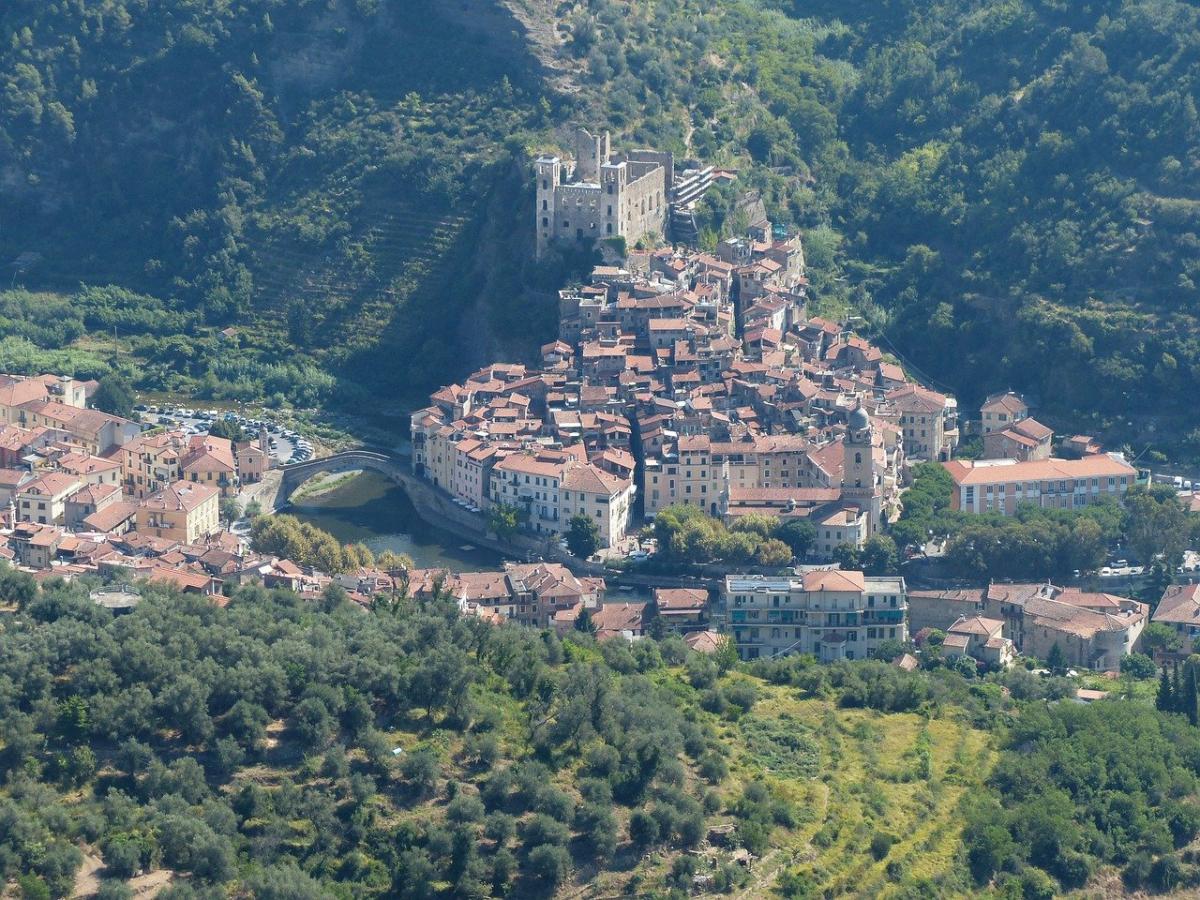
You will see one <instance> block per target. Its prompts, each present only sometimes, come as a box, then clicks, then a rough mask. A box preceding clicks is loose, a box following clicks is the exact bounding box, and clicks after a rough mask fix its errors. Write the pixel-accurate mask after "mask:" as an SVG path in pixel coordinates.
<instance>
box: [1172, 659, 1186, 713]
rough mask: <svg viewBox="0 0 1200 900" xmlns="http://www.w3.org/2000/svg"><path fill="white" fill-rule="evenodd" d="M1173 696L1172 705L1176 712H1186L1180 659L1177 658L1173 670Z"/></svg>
mask: <svg viewBox="0 0 1200 900" xmlns="http://www.w3.org/2000/svg"><path fill="white" fill-rule="evenodd" d="M1171 697H1172V699H1173V700H1174V705H1173V706H1172V707H1171V708H1172V709H1173V710H1174V711H1175V712H1186V711H1187V710H1185V709H1184V707H1183V679H1182V678H1181V677H1180V675H1179V660H1175V665H1174V667H1173V668H1172V671H1171Z"/></svg>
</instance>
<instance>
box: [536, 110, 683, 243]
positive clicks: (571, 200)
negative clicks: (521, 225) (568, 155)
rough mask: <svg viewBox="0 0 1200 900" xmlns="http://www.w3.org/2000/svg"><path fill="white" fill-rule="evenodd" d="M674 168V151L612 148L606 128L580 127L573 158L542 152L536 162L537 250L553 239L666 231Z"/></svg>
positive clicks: (634, 236) (632, 237) (637, 236)
mask: <svg viewBox="0 0 1200 900" xmlns="http://www.w3.org/2000/svg"><path fill="white" fill-rule="evenodd" d="M673 169H674V159H673V157H672V156H671V154H670V153H660V152H658V151H654V150H630V151H628V152H626V153H621V154H614V153H613V152H612V149H611V147H610V145H609V137H608V133H607V132H605V133H604V134H603V135H601V136H595V135H593V134H591V133H590V132H588V131H587V130H586V129H583V128H581V129H579V130H578V131H577V132H576V133H575V159H574V160H569V159H563V158H561V157H558V156H539V157H538V158H537V160H536V161H535V162H534V171H535V174H536V177H537V229H536V230H537V254H538V256H539V257H540V256H541V255H542V254H543V253H544V252H545V251H546V248H547V247H549V246H550V243H551V242H552V241H555V240H588V239H593V240H596V241H600V240H604V239H606V238H614V237H623V238H625V242H626V244H627V245H630V246H632V245H633V244H636V243H637V242H638V241H640V240H642V239H643V238H645V237H646V236H648V235H657V236H658V237H659V238H663V237H666V233H667V226H668V222H669V221H670V202H669V199H668V196H667V192H668V191H669V190H670V188H671V184H672V181H673V178H674V172H673Z"/></svg>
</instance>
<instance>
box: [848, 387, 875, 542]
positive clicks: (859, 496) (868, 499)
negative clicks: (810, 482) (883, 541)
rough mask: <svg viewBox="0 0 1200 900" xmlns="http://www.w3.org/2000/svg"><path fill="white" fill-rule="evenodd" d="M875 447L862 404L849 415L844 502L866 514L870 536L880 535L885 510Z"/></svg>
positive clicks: (868, 419)
mask: <svg viewBox="0 0 1200 900" xmlns="http://www.w3.org/2000/svg"><path fill="white" fill-rule="evenodd" d="M874 444H875V435H874V432H873V431H872V429H871V417H870V416H869V415H868V414H867V411H866V410H865V409H863V408H862V405H861V404H860V405H859V406H858V408H857V409H855V410H854V411H853V412H852V413H850V417H849V419H848V427H847V430H846V439H845V441H844V443H843V444H842V499H843V500H846V501H848V502H850V503H853V504H854V505H855V506H857V507H858V508H859V509H861V510H864V511H865V512H866V513H867V520H868V524H867V528H868V531H869V533H870V534H878V533H879V525H880V518H881V516H882V506H883V504H882V498H881V491H880V488H879V483H878V481H879V479H878V473H876V471H875V454H874V452H873V450H874Z"/></svg>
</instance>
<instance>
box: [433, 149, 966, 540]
mask: <svg viewBox="0 0 1200 900" xmlns="http://www.w3.org/2000/svg"><path fill="white" fill-rule="evenodd" d="M600 150H601V153H602V155H603V150H604V146H603V144H602V145H601V148H600ZM539 165H540V164H539ZM589 165H590V164H589ZM746 210H747V217H748V219H749V223H750V224H749V227H748V231H747V234H746V236H745V237H740V238H730V239H728V240H725V241H723V242H721V244H720V245H719V246H718V248H717V250H716V252H715V253H703V252H698V251H693V250H688V249H685V248H670V249H661V250H655V251H646V252H637V251H630V252H629V253H628V254H627V257H626V260H625V263H624V265H623V266H619V267H618V266H598V267H596V269H595V270H594V271H593V272H592V274H591V277H590V278H589V279H588V281H587V283H586V284H584V285H583V286H582V287H579V288H574V289H569V290H564V291H562V292H561V294H560V304H559V305H560V328H559V339H558V340H556V341H554V342H552V343H550V344H547V345H546V346H544V347H543V348H542V360H541V365H540V366H538V367H536V368H533V367H526V366H523V365H513V364H494V365H490V366H487V367H485V368H483V369H481V370H479V371H478V372H476V373H474V374H473V375H471V376H470V377H469V378H468V379H466V380H465V381H464V382H462V383H461V384H454V385H448V386H446V387H443V388H441V389H440V390H438V391H436V392H434V393H433V394H432V395H431V397H430V401H431V405H430V406H429V407H427V408H425V409H422V410H420V411H418V412H416V413H415V414H414V415H413V417H412V439H413V460H414V468H415V471H416V472H417V473H418V474H419V475H421V476H423V477H424V478H426V479H428V480H429V481H430V482H432V483H433V484H434V485H436V486H437V487H439V488H441V489H443V490H445V491H447V492H449V493H451V494H453V495H454V496H456V497H458V498H459V499H460V500H461V501H462V502H464V503H466V504H468V505H470V506H473V507H475V508H478V509H481V510H483V509H486V508H487V507H488V506H489V505H491V504H495V503H505V504H510V505H515V506H518V507H519V508H521V509H522V510H523V511H524V512H525V513H526V522H527V525H528V527H529V529H530V530H532V531H534V532H540V533H547V534H555V533H561V532H564V531H565V530H566V529H567V528H568V527H569V521H570V519H571V517H572V516H573V515H575V514H576V513H578V512H584V513H585V514H588V515H590V516H592V517H594V518H595V519H596V521H597V523H598V524H599V526H600V531H601V535H602V538H603V539H604V541H605V542H606V543H608V544H610V545H611V544H615V543H617V542H619V541H620V539H621V537H622V536H623V535H624V534H625V533H626V532H627V531H628V530H629V529H630V528H631V527H632V526H633V525H634V524H636V522H635V519H636V515H637V513H638V512H639V511H640V513H641V514H642V515H643V516H645V517H647V518H649V517H653V516H654V515H655V514H656V513H657V512H659V511H660V510H662V509H665V508H666V507H668V506H671V505H675V504H688V505H693V506H696V507H698V508H700V509H703V510H704V511H705V512H707V513H709V514H711V515H715V516H720V517H723V518H725V519H726V520H727V521H729V520H732V519H735V518H736V517H738V516H744V515H747V514H751V513H763V514H767V515H773V516H780V517H796V516H800V517H807V518H809V519H810V520H811V521H812V522H813V523H814V525H815V526H816V527H817V531H818V541H817V547H816V553H817V554H818V555H821V556H826V557H827V556H830V555H831V554H832V553H833V551H834V550H835V549H836V548H837V547H838V546H839V545H840V544H851V545H855V546H862V544H863V543H864V542H865V541H866V540H867V539H868V538H869V537H870V536H871V535H872V534H875V533H878V532H879V531H880V530H881V528H882V527H883V524H884V521H885V519H887V518H888V517H889V516H890V515H893V514H894V513H895V511H896V509H897V508H898V504H897V495H898V491H899V487H900V485H901V481H902V478H903V475H904V466H905V462H906V460H908V459H933V460H937V459H947V458H949V457H950V455H951V454H952V453H953V449H954V447H955V445H956V444H957V439H958V427H957V407H956V404H955V402H954V399H953V398H951V397H947V396H945V395H943V394H939V393H937V392H936V391H933V390H930V389H928V388H925V387H922V386H920V385H916V384H913V383H911V382H910V381H909V380H908V379H907V377H906V376H905V374H904V372H903V370H902V369H901V368H900V367H899V366H897V365H896V364H894V363H891V362H889V361H888V360H886V359H885V358H884V355H883V353H882V352H881V351H880V350H879V349H878V348H877V347H875V346H873V345H872V344H870V343H869V342H867V341H865V340H863V339H862V338H860V337H858V336H856V335H854V334H852V333H851V332H849V331H848V330H847V329H845V328H843V327H842V326H840V325H837V324H835V323H833V322H829V321H826V320H824V319H821V318H818V317H813V316H810V315H809V314H808V311H807V306H806V301H805V295H806V287H807V281H806V278H805V275H804V253H803V247H802V244H801V241H800V237H799V236H798V235H791V236H781V235H780V234H779V233H778V230H777V229H775V228H773V227H772V225H771V223H770V222H769V221H768V220H767V219H766V216H765V211H764V209H763V206H762V203H761V201H759V200H757V199H755V198H753V197H751V198H750V201H749V202H748V203H747V205H746ZM906 435H911V443H912V446H913V448H914V449H913V451H912V452H909V449H908V447H909V443H910V438H908V437H906ZM637 499H640V503H637V502H635V500H637Z"/></svg>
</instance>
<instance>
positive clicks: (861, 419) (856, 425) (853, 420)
mask: <svg viewBox="0 0 1200 900" xmlns="http://www.w3.org/2000/svg"><path fill="white" fill-rule="evenodd" d="M849 423H850V430H851V431H866V430H867V429H868V428H870V427H871V417H870V416H869V415H867V411H866V410H865V409H863V408H862V407H861V406H860V407H858V409H856V410H854V412H852V413H850V420H849Z"/></svg>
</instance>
